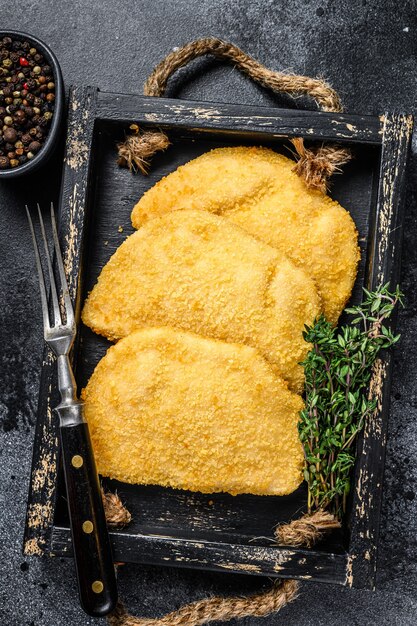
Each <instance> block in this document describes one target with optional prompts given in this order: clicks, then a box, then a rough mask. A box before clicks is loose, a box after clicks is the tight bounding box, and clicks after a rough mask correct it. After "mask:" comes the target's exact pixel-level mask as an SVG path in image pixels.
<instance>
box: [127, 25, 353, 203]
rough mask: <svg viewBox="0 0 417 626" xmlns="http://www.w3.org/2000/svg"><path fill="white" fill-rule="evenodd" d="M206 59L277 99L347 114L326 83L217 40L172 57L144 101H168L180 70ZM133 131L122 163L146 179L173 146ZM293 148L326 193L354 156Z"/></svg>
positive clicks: (298, 142) (301, 170)
mask: <svg viewBox="0 0 417 626" xmlns="http://www.w3.org/2000/svg"><path fill="white" fill-rule="evenodd" d="M206 54H211V55H213V56H214V57H216V58H218V59H223V60H227V61H231V62H232V63H234V65H235V67H237V68H238V69H239V70H240V71H241V72H243V73H245V74H247V75H248V76H249V77H250V78H251V79H252V80H254V81H255V82H257V83H258V84H260V85H262V87H265V88H267V89H271V90H272V91H274V92H276V93H286V94H289V95H291V96H293V97H298V96H302V95H306V96H310V97H311V98H313V99H314V100H315V101H316V103H317V104H318V106H319V107H320V108H321V109H322V110H323V111H330V112H334V113H340V112H342V111H343V106H342V103H341V100H340V98H339V96H338V94H337V92H336V91H335V90H334V89H333V88H332V87H331V86H330V85H329V84H328V83H326V82H325V81H324V80H322V79H319V78H310V77H309V76H299V75H297V74H291V73H285V72H277V71H274V70H270V69H268V68H266V67H265V66H264V65H262V63H260V62H259V61H257V60H256V59H254V58H253V57H251V56H250V55H248V54H246V53H245V52H243V50H241V49H240V48H238V47H237V46H235V45H234V44H232V43H228V42H225V41H222V40H221V39H217V38H216V37H207V38H204V39H197V40H196V41H192V42H190V43H188V44H186V45H185V46H183V47H181V48H178V49H177V50H174V51H173V52H171V53H170V54H168V55H167V56H166V57H165V58H164V59H163V60H162V61H161V62H160V63H159V64H158V65H157V66H156V67H155V68H154V70H153V71H152V73H151V74H150V76H149V77H148V79H147V80H146V82H145V85H144V89H143V92H144V95H145V96H154V97H161V96H163V95H164V94H165V91H166V88H167V85H168V81H169V79H170V77H171V76H172V75H173V74H175V72H176V71H177V70H179V69H180V68H181V67H184V66H185V65H187V64H188V63H190V61H193V60H194V59H196V58H199V57H201V56H204V55H206ZM131 129H132V130H133V131H134V134H133V135H129V136H128V137H126V139H125V141H124V142H122V143H121V144H119V145H118V152H119V161H118V162H119V164H120V165H122V166H125V167H128V168H129V169H130V170H134V171H136V170H138V169H139V170H140V171H141V172H142V173H144V174H146V173H147V171H148V168H149V161H150V159H151V158H152V156H153V155H154V154H155V153H156V152H157V151H159V150H165V149H166V148H167V147H168V146H169V144H170V142H169V139H168V137H167V135H166V134H165V133H164V132H162V131H161V130H157V131H156V130H152V131H142V132H141V131H140V130H139V127H138V126H137V125H135V124H134V125H132V126H131ZM291 142H292V143H293V145H294V148H295V150H296V153H297V159H298V160H297V163H296V165H295V167H294V170H295V171H296V173H297V174H298V175H299V176H301V177H303V178H304V180H305V181H306V184H307V186H308V187H309V188H311V189H318V190H320V191H322V192H325V191H326V189H327V183H328V179H329V178H330V176H331V175H332V174H333V173H334V172H335V171H339V170H340V168H341V166H342V165H344V164H345V163H347V162H348V161H349V160H350V158H351V155H350V151H349V150H348V149H347V148H341V147H340V146H333V145H327V146H320V147H319V148H315V149H307V148H306V147H305V146H304V140H303V139H302V138H301V137H297V138H294V139H291Z"/></svg>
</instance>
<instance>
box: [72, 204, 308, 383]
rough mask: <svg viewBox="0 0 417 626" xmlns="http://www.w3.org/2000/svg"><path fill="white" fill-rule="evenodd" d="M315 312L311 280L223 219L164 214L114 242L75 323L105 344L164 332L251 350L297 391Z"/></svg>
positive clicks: (202, 214) (199, 214) (192, 213)
mask: <svg viewBox="0 0 417 626" xmlns="http://www.w3.org/2000/svg"><path fill="white" fill-rule="evenodd" d="M319 313H320V299H319V296H318V294H317V290H316V288H315V286H314V283H313V281H312V280H311V279H310V278H309V277H308V276H307V274H306V273H305V272H304V271H303V270H302V269H300V268H297V267H296V266H295V265H294V264H293V263H291V261H289V260H288V259H287V258H286V257H285V256H284V255H282V254H281V253H279V252H278V251H277V250H275V249H274V248H271V247H270V246H268V245H267V244H264V243H262V242H261V241H259V240H257V239H255V238H254V237H252V236H251V235H249V234H248V233H246V232H245V231H244V230H242V229H241V228H239V227H238V226H236V225H235V224H232V222H230V221H229V220H227V219H225V218H223V217H218V216H216V215H211V214H210V213H207V212H205V211H173V212H171V213H167V214H165V215H162V216H161V217H157V218H155V219H153V220H149V221H148V222H147V223H146V224H145V225H144V226H143V227H142V228H140V230H138V231H137V232H135V233H134V234H133V235H131V236H130V237H128V238H127V239H126V241H124V242H123V244H122V245H121V246H120V247H119V248H118V250H117V251H116V252H115V254H114V255H113V256H112V257H111V259H110V261H109V262H108V263H107V265H106V266H105V267H104V268H103V270H102V272H101V274H100V277H99V279H98V282H97V284H96V285H95V287H94V289H93V290H92V292H91V293H90V295H89V296H88V299H87V301H86V303H85V306H84V310H83V315H82V319H83V321H84V323H85V324H87V326H89V327H90V328H92V330H94V331H95V332H97V333H100V334H102V335H105V336H106V337H107V338H109V339H112V340H116V339H120V338H121V337H125V336H126V335H129V334H130V333H131V332H133V331H134V330H137V329H138V328H141V327H143V326H165V325H169V326H174V327H176V328H181V329H183V330H191V331H193V332H196V333H199V334H201V335H205V336H208V337H214V338H217V339H223V340H225V341H231V342H238V343H244V344H247V345H251V346H253V347H255V348H258V349H259V351H260V352H261V354H263V355H264V356H265V357H266V358H267V359H268V360H269V361H270V362H271V363H272V364H273V365H274V366H275V367H276V368H277V370H278V372H279V373H280V374H281V375H282V377H283V378H284V379H285V380H287V381H288V382H289V384H290V388H291V389H292V390H294V391H298V392H299V391H301V390H302V388H303V381H304V376H303V369H302V367H301V366H300V365H299V362H300V361H302V360H303V359H304V357H305V356H306V354H307V352H308V350H309V345H308V344H307V343H306V342H305V341H304V339H303V337H302V331H303V329H304V325H305V324H312V322H313V320H314V318H315V317H317V316H318V314H319Z"/></svg>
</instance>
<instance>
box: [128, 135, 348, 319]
mask: <svg viewBox="0 0 417 626" xmlns="http://www.w3.org/2000/svg"><path fill="white" fill-rule="evenodd" d="M293 168H294V161H291V160H290V159H287V158H286V157H284V156H282V155H280V154H277V153H276V152H274V151H273V150H269V149H267V148H247V147H236V148H217V149H215V150H212V151H211V152H207V153H205V154H203V155H202V156H200V157H198V158H196V159H194V160H192V161H190V162H189V163H187V164H186V165H183V166H182V167H179V168H178V169H177V170H176V171H175V172H173V173H172V174H169V175H168V176H166V177H165V178H163V179H162V180H161V181H159V182H158V183H157V184H156V185H154V187H152V188H151V189H149V190H148V191H147V192H146V193H145V194H144V195H143V196H142V198H141V199H140V200H139V202H138V203H137V204H136V206H135V207H134V209H133V212H132V223H133V226H134V227H135V228H139V227H140V226H141V225H142V224H144V223H145V222H146V220H148V219H149V218H153V217H155V216H156V215H161V214H163V213H166V212H168V211H173V210H180V209H198V210H205V211H210V212H211V213H215V214H218V215H223V216H225V217H227V218H228V219H230V220H232V221H233V222H234V223H235V224H238V225H239V226H241V227H242V228H244V229H245V230H246V231H248V232H249V233H251V234H252V235H254V236H255V237H258V238H259V239H261V240H263V241H264V242H266V243H268V244H270V245H271V246H274V247H275V248H277V249H278V250H280V251H282V252H284V253H285V254H286V255H287V256H288V257H289V258H290V259H291V260H292V261H293V262H294V263H295V264H296V265H298V266H299V267H302V268H304V269H305V271H306V272H308V273H309V275H310V276H311V277H312V278H313V280H314V281H315V283H316V285H317V288H318V290H319V293H320V295H321V298H322V302H323V312H324V314H325V315H326V317H327V319H328V320H329V321H331V322H332V323H336V322H337V319H338V317H339V315H340V313H341V312H342V310H343V308H344V306H345V304H346V302H347V300H348V299H349V297H350V294H351V291H352V288H353V284H354V282H355V278H356V271H357V265H358V260H359V248H358V235H357V232H356V227H355V224H354V222H353V220H352V218H351V216H350V214H349V213H348V212H347V211H346V210H345V209H343V208H342V207H341V206H340V204H338V202H335V201H334V200H331V199H330V198H329V197H328V196H326V195H325V194H323V193H321V192H319V191H313V190H310V189H308V188H307V186H306V185H305V183H304V181H303V180H302V179H301V178H300V177H299V176H297V174H295V173H294V172H293V171H292V170H293Z"/></svg>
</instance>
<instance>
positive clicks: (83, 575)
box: [26, 204, 117, 617]
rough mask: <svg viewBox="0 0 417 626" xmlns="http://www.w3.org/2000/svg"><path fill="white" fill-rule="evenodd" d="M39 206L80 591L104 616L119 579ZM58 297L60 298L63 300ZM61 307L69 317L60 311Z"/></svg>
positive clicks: (47, 326) (70, 321)
mask: <svg viewBox="0 0 417 626" xmlns="http://www.w3.org/2000/svg"><path fill="white" fill-rule="evenodd" d="M37 208H38V214H39V222H40V230H41V235H42V239H43V244H44V247H45V255H46V263H47V267H48V274H49V282H50V294H51V298H52V310H53V318H54V322H53V324H51V322H50V319H49V307H48V298H47V293H46V287H45V280H44V274H43V269H42V263H41V258H40V254H39V248H38V243H37V238H36V235H35V229H34V227H33V222H32V218H31V215H30V212H29V209H28V207H27V206H26V212H27V216H28V220H29V226H30V230H31V233H32V239H33V247H34V251H35V260H36V266H37V270H38V274H39V285H40V291H41V300H42V314H43V327H44V338H45V341H46V343H47V344H48V346H49V347H50V348H51V350H52V351H53V352H54V354H55V355H56V357H57V364H58V388H59V392H60V394H61V402H60V403H59V404H58V406H57V407H56V408H55V412H56V413H57V414H58V417H59V421H60V437H61V449H62V459H63V467H64V475H65V483H66V488H67V497H68V509H69V516H70V523H71V535H72V544H73V550H74V557H75V566H76V572H77V579H78V590H79V595H80V601H81V606H82V607H83V609H84V610H85V611H86V613H88V614H89V615H92V616H96V617H101V616H104V615H107V614H108V613H109V612H110V611H112V610H113V609H114V608H115V606H116V603H117V584H116V575H115V570H114V565H113V558H112V552H111V545H110V540H109V535H108V532H107V526H106V519H105V515H104V509H103V502H102V498H101V493H100V485H99V480H98V476H97V471H96V466H95V462H94V456H93V452H92V448H91V442H90V436H89V432H88V425H87V423H86V421H85V419H84V405H83V402H81V401H80V400H78V399H77V393H76V384H75V380H74V375H73V372H72V368H71V364H70V361H69V356H68V355H69V352H70V350H71V347H72V345H73V343H74V339H75V335H76V324H75V319H74V311H73V308H72V303H71V298H70V295H69V290H68V284H67V280H66V277H65V270H64V264H63V261H62V256H61V251H60V246H59V240H58V233H57V228H56V222H55V215H54V208H53V205H52V204H51V225H52V236H53V241H54V248H55V259H56V265H57V268H58V275H59V280H60V283H61V290H60V293H58V290H57V287H56V282H55V278H54V272H53V268H52V259H51V255H50V253H49V247H48V240H47V237H46V232H45V225H44V222H43V219H42V214H41V210H40V207H39V204H38V205H37ZM59 296H61V298H60V301H59ZM60 302H61V305H60ZM61 308H62V312H63V313H64V315H65V317H63V315H62V313H61Z"/></svg>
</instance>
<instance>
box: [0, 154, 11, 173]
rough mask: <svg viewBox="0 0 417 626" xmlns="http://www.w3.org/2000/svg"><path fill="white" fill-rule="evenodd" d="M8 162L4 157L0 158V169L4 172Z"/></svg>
mask: <svg viewBox="0 0 417 626" xmlns="http://www.w3.org/2000/svg"><path fill="white" fill-rule="evenodd" d="M9 165H10V161H9V159H8V158H7V157H6V156H0V169H2V170H4V169H6V168H7V167H9Z"/></svg>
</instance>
